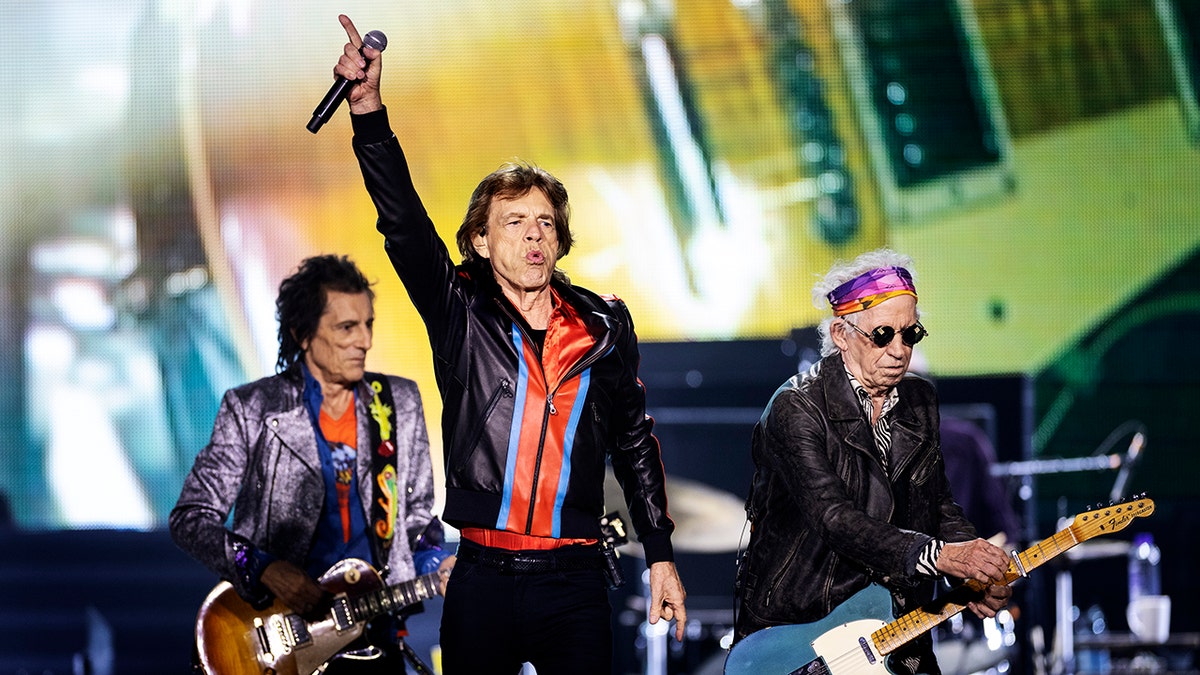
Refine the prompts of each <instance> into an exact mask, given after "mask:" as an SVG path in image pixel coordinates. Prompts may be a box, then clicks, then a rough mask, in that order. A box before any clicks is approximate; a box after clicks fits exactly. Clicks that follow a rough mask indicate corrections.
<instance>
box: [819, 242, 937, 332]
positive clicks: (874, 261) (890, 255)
mask: <svg viewBox="0 0 1200 675" xmlns="http://www.w3.org/2000/svg"><path fill="white" fill-rule="evenodd" d="M893 265H894V266H896V267H903V268H904V269H906V270H908V271H909V273H911V274H912V276H913V283H914V284H915V283H916V279H917V275H916V273H915V272H913V268H912V265H913V261H912V258H910V257H908V256H907V255H904V254H903V253H897V252H896V251H893V250H892V249H890V248H877V249H875V250H874V251H867V252H866V253H863V254H861V255H859V256H858V257H857V258H855V259H854V260H851V261H849V262H846V261H844V260H838V261H835V262H834V263H833V266H832V267H830V268H829V271H828V272H826V273H825V277H824V278H823V279H821V280H820V281H818V282H817V283H816V285H814V286H813V289H812V300H813V305H814V306H815V307H816V308H817V309H821V310H824V311H826V312H829V316H827V317H825V318H824V319H823V320H822V321H821V323H820V324H818V325H817V335H819V336H820V337H821V356H829V355H830V354H833V353H836V352H837V351H839V350H838V346H837V344H835V343H834V341H833V337H832V336H831V335H830V334H829V331H830V329H831V327H832V326H833V322H834V320H835V319H838V318H841V319H844V320H845V321H847V322H849V323H852V324H854V325H856V326H857V325H858V315H857V314H847V315H845V316H843V317H835V316H833V308H832V307H830V305H829V292H830V291H832V290H833V289H835V288H837V287H838V286H841V285H842V284H844V283H846V282H847V281H850V280H851V279H853V278H854V277H856V276H858V275H860V274H862V273H864V272H869V271H871V270H873V269H878V268H880V267H889V266H893ZM920 316H921V314H920V312H919V311H918V312H917V317H918V318H919V317H920Z"/></svg>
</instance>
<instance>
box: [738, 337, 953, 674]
mask: <svg viewBox="0 0 1200 675" xmlns="http://www.w3.org/2000/svg"><path fill="white" fill-rule="evenodd" d="M897 386H898V387H899V396H900V398H899V401H898V402H897V404H896V406H895V408H893V409H892V411H891V413H889V414H890V415H893V416H894V417H893V423H892V427H891V429H892V449H891V466H892V476H891V478H890V479H889V477H888V476H887V475H886V473H885V472H884V469H883V466H882V465H881V463H880V461H879V458H878V455H877V453H876V451H875V446H874V440H873V437H872V431H871V426H870V424H869V423H868V420H867V419H866V416H865V414H864V413H863V410H862V408H861V407H860V406H859V403H858V400H857V399H856V397H855V394H854V391H853V390H852V388H851V385H850V381H849V378H848V377H847V375H846V372H845V366H844V364H843V361H842V357H841V354H835V355H832V356H829V357H826V358H824V359H823V360H822V361H821V362H820V364H819V366H818V369H817V372H816V374H815V375H814V374H812V373H806V374H801V375H796V376H794V377H792V378H791V379H789V380H788V381H787V382H785V383H784V384H783V385H782V386H781V387H780V388H779V389H778V390H777V391H776V392H775V395H774V396H773V397H772V398H771V401H770V403H769V404H768V405H767V408H766V410H765V411H764V413H763V416H762V418H761V419H760V420H759V422H758V424H757V425H756V426H755V428H754V435H753V456H754V463H755V467H756V468H755V477H754V483H753V485H752V487H751V494H750V498H749V499H748V501H747V512H748V514H749V517H750V520H751V522H752V525H753V529H752V533H751V537H750V544H749V547H748V549H747V551H746V554H745V556H744V557H743V560H742V563H741V567H740V569H739V571H738V590H739V607H738V610H739V611H738V617H737V630H736V633H737V637H738V638H739V639H740V638H742V637H745V636H746V635H748V634H749V633H751V632H754V631H756V630H759V629H761V628H765V627H767V626H773V625H779V624H789V623H809V622H812V621H817V620H819V619H821V618H823V617H825V616H826V615H828V614H829V612H831V611H832V610H833V608H835V607H837V606H838V605H840V604H841V603H842V602H844V601H845V600H846V599H848V598H849V597H850V596H851V595H853V594H854V593H856V592H858V591H859V590H861V589H862V588H864V587H865V586H866V585H867V584H868V583H871V582H876V583H880V584H882V585H884V586H886V587H888V588H889V589H890V590H892V596H893V599H894V601H895V605H896V607H895V609H896V610H897V613H901V612H905V611H908V610H910V609H913V608H915V607H917V606H919V605H921V604H923V603H925V602H928V601H929V600H930V599H932V596H933V592H934V583H933V580H932V579H930V578H929V577H925V576H923V575H918V574H917V573H916V562H917V556H918V554H919V553H920V551H921V549H922V548H923V547H924V546H925V545H926V544H927V543H928V542H929V541H930V539H931V538H932V537H938V538H940V539H942V540H944V541H948V542H956V541H967V540H970V539H974V538H975V536H976V535H975V529H974V528H973V527H972V526H971V524H970V523H969V522H967V520H966V518H965V517H964V516H963V513H962V509H960V508H959V507H958V505H957V504H955V503H954V500H953V498H952V496H951V494H950V487H949V485H948V482H947V480H946V473H945V469H944V467H943V463H942V454H941V450H940V448H939V445H938V408H937V397H936V394H935V392H934V389H933V385H931V384H930V383H929V382H927V381H925V380H922V379H920V378H918V377H915V376H909V377H906V378H904V380H902V381H901V383H900V384H899V385H897ZM919 642H920V643H919V644H915V645H914V646H915V648H917V649H918V650H919V651H920V652H922V653H931V649H932V648H931V646H930V643H929V642H928V635H926V636H925V639H923V640H922V641H919Z"/></svg>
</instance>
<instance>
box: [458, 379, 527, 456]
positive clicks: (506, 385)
mask: <svg viewBox="0 0 1200 675" xmlns="http://www.w3.org/2000/svg"><path fill="white" fill-rule="evenodd" d="M501 396H504V397H505V398H512V397H513V389H512V383H511V382H509V381H508V378H507V377H506V378H503V379H501V380H500V386H499V387H496V391H494V392H492V397H491V398H489V399H488V402H487V406H486V407H484V409H483V417H482V419H480V421H479V426H478V427H476V429H475V433H474V434H472V436H471V443H470V444H469V445H467V446H466V447H467V455H466V456H465V457H463V458H462V459H461V460H459V462H458V464H457V465H456V466H457V470H458V471H462V470H463V469H466V468H467V463H468V461H469V460H470V459H471V457H472V456H474V454H475V448H476V446H477V445H478V444H479V439H480V438H481V437H482V436H483V430H484V429H486V428H487V420H488V418H489V417H491V416H492V410H494V409H495V408H496V405H497V404H498V403H499V402H500V397H501Z"/></svg>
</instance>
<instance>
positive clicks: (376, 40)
mask: <svg viewBox="0 0 1200 675" xmlns="http://www.w3.org/2000/svg"><path fill="white" fill-rule="evenodd" d="M363 46H364V47H370V48H371V49H378V50H379V51H383V50H384V49H385V48H386V47H387V36H386V35H384V34H383V31H379V30H373V31H370V32H368V33H367V34H366V35H364V36H363Z"/></svg>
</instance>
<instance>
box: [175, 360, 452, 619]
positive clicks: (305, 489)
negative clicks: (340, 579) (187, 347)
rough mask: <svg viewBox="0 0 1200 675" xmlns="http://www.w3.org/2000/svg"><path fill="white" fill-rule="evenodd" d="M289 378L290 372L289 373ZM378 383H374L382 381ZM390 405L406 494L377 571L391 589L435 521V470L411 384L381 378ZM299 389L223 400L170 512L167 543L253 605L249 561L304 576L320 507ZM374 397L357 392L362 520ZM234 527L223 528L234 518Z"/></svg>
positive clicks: (288, 385) (277, 387)
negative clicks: (283, 563) (283, 565)
mask: <svg viewBox="0 0 1200 675" xmlns="http://www.w3.org/2000/svg"><path fill="white" fill-rule="evenodd" d="M289 372H290V371H289ZM380 377H385V376H379V375H373V374H372V375H371V378H372V379H379V378H380ZM386 379H387V382H388V384H389V385H390V387H391V390H392V398H393V401H394V404H395V409H396V410H395V418H396V419H395V428H394V429H393V431H392V433H393V436H392V438H393V439H394V443H395V446H396V454H395V455H393V459H394V461H395V465H396V474H397V476H396V485H397V489H398V492H399V494H400V495H401V496H402V499H400V503H399V505H398V507H397V508H398V511H397V513H396V526H395V527H396V533H395V536H394V538H393V540H392V545H391V547H390V550H389V552H388V560H386V561H377V562H376V564H377V565H378V564H382V565H383V566H384V567H383V568H382V569H380V570H379V571H380V573H381V574H384V575H385V578H386V580H387V581H388V583H391V584H394V583H397V582H400V581H405V580H407V579H411V578H412V577H413V576H414V575H415V572H414V569H413V548H414V546H415V542H416V541H417V538H418V537H419V536H420V535H421V533H422V532H423V531H424V530H425V527H426V526H427V525H428V524H429V522H430V520H431V519H432V514H431V509H432V507H433V468H432V463H431V460H430V456H429V439H428V436H427V434H426V430H425V417H424V411H423V410H422V407H421V398H420V394H419V392H418V390H417V385H416V383H415V382H413V381H412V380H407V379H404V378H400V377H394V376H390V375H389V376H386ZM303 389H304V381H303V379H302V378H301V377H299V375H298V373H297V376H296V377H292V376H291V375H290V374H285V375H275V376H273V377H267V378H263V379H260V380H258V381H256V382H252V383H250V384H246V385H243V386H240V387H237V388H234V389H230V390H229V391H227V392H225V396H224V398H223V400H222V401H221V408H220V410H219V411H218V412H217V419H216V422H215V423H214V425H213V433H212V440H211V441H210V442H209V444H208V445H207V446H206V447H205V448H204V449H203V450H201V451H200V453H199V454H198V455H197V456H196V461H195V463H194V464H193V466H192V470H191V472H190V473H189V474H188V475H187V478H186V479H184V483H183V490H182V493H181V494H180V496H179V501H178V502H177V503H176V505H175V508H174V509H173V510H172V511H171V515H170V519H169V527H170V531H171V537H172V538H173V539H174V541H175V543H176V545H178V546H179V547H180V548H182V549H183V550H184V551H185V552H187V553H188V554H189V555H191V556H192V557H193V558H195V559H197V560H199V561H200V562H201V563H202V564H204V566H206V567H208V568H209V569H210V570H212V571H213V572H215V573H216V574H217V575H218V576H220V577H221V578H222V579H225V580H227V581H229V582H230V583H231V584H233V586H234V588H235V589H236V590H237V592H238V594H239V595H241V596H242V597H243V598H245V599H246V600H248V601H250V602H256V603H257V602H263V601H265V600H266V599H267V592H266V589H265V588H264V587H262V586H261V584H259V582H258V572H260V571H261V570H257V569H254V562H253V559H254V555H253V554H254V553H255V552H256V551H263V552H266V553H268V554H270V555H271V556H273V557H275V558H279V559H284V560H287V561H289V562H292V563H294V564H295V565H297V566H298V567H300V568H301V569H304V567H305V560H306V557H307V555H308V552H309V548H310V545H311V543H312V541H313V536H314V534H315V533H316V531H317V521H318V519H319V518H320V516H321V507H322V504H323V502H324V499H325V479H324V477H323V475H322V473H321V459H320V457H319V455H318V451H317V442H316V437H315V435H314V433H313V426H312V422H311V418H310V417H309V414H308V412H307V411H306V410H305V408H304V402H303V399H302V395H303ZM373 395H374V393H373V392H372V391H371V389H370V387H369V386H368V385H367V383H366V382H365V381H364V382H361V383H359V385H358V388H357V390H356V392H355V406H356V414H357V419H358V448H359V452H358V455H357V472H358V476H357V477H358V485H359V486H360V489H359V498H360V500H361V501H362V508H363V512H364V513H367V514H369V513H371V500H372V499H373V495H374V492H373V491H372V490H371V486H372V483H373V478H372V476H371V456H372V454H373V453H372V452H370V451H368V450H367V448H368V447H369V445H370V439H371V433H370V430H369V428H368V425H369V421H370V413H369V412H368V410H367V404H368V403H369V402H370V401H371V400H372V397H373ZM231 510H232V511H233V522H232V523H231V525H230V527H229V529H226V527H225V522H226V519H227V517H228V516H229V513H230V511H231Z"/></svg>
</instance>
